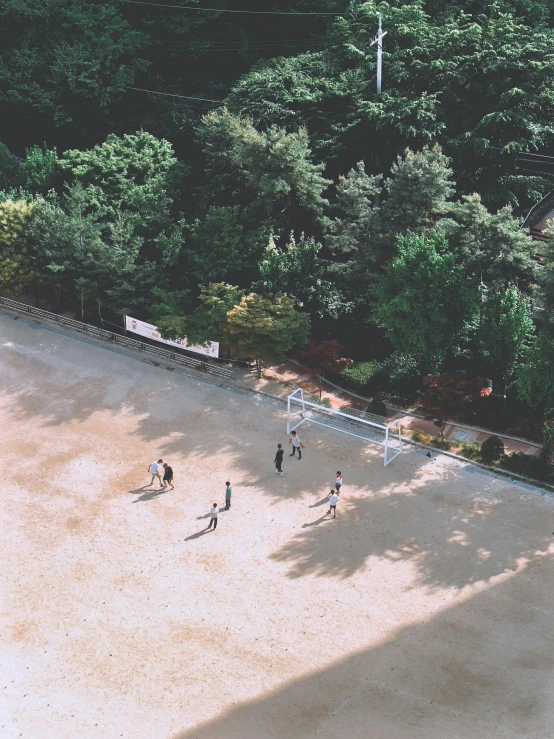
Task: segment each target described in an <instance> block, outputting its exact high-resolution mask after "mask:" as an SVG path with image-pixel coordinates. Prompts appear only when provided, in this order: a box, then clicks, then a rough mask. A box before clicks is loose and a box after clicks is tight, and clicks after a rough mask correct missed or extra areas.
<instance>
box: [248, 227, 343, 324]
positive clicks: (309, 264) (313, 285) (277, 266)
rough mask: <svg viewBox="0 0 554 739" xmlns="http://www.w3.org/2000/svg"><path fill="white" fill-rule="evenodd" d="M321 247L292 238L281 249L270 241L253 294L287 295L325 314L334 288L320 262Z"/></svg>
mask: <svg viewBox="0 0 554 739" xmlns="http://www.w3.org/2000/svg"><path fill="white" fill-rule="evenodd" d="M320 251H321V244H318V243H316V241H315V240H314V239H313V238H305V237H304V234H302V235H301V236H300V241H299V242H298V243H297V242H296V241H295V239H294V234H292V233H291V234H290V236H289V239H288V243H287V244H286V245H285V246H284V247H283V248H279V247H277V246H276V244H275V242H274V240H273V239H270V241H269V244H268V246H267V248H266V250H265V254H264V257H263V259H262V260H261V261H260V263H259V265H258V267H259V270H260V280H259V281H258V282H254V283H253V284H252V290H253V291H254V292H257V293H261V294H264V295H267V294H272V295H273V294H279V293H284V294H286V295H288V296H289V297H291V298H293V299H294V300H295V301H296V302H297V303H298V304H299V305H301V306H305V307H306V308H307V309H308V310H309V311H314V312H318V313H320V314H321V313H322V312H323V310H324V306H325V304H326V302H327V296H328V294H329V293H330V291H331V289H332V287H331V283H330V282H329V280H327V279H326V273H327V270H326V267H325V264H324V262H322V261H321V260H320V259H319V252H320Z"/></svg>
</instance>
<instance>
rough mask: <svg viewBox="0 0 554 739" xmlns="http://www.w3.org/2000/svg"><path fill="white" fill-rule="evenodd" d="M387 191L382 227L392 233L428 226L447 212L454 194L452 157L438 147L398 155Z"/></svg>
mask: <svg viewBox="0 0 554 739" xmlns="http://www.w3.org/2000/svg"><path fill="white" fill-rule="evenodd" d="M385 190H386V192H387V194H388V197H387V199H386V200H385V202H384V203H383V207H382V209H381V214H382V221H383V229H384V230H385V232H387V233H390V234H395V233H405V232H406V231H414V232H420V231H422V230H423V229H428V228H430V227H431V226H433V225H434V224H435V222H436V221H437V220H438V219H439V218H440V217H441V216H443V215H444V214H445V213H446V212H447V208H448V205H447V201H448V199H449V198H450V197H451V196H452V195H453V194H454V183H453V182H452V169H451V168H450V160H449V159H448V157H446V156H444V154H443V153H442V151H441V149H440V147H439V146H434V147H433V148H432V149H429V148H427V147H425V148H424V149H423V150H422V151H420V152H413V151H410V150H409V149H408V150H407V151H406V152H405V153H404V156H403V157H398V158H397V161H396V162H395V163H394V164H393V166H392V168H391V173H390V176H389V177H388V178H387V180H386V181H385Z"/></svg>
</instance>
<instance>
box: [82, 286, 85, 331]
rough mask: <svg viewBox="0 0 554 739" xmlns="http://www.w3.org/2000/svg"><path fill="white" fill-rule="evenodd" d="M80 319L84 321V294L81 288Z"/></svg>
mask: <svg viewBox="0 0 554 739" xmlns="http://www.w3.org/2000/svg"><path fill="white" fill-rule="evenodd" d="M81 321H82V322H83V323H84V322H85V306H84V295H83V291H82V290H81Z"/></svg>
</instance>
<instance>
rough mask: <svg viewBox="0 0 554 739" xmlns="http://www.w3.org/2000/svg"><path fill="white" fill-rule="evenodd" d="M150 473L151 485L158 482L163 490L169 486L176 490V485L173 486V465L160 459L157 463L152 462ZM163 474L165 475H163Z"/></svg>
mask: <svg viewBox="0 0 554 739" xmlns="http://www.w3.org/2000/svg"><path fill="white" fill-rule="evenodd" d="M148 472H149V473H150V474H151V475H152V479H151V480H150V485H153V484H154V480H156V479H157V480H158V481H159V483H160V487H161V488H167V487H168V486H169V487H170V488H171V489H172V490H174V488H175V485H174V484H173V469H172V467H171V465H169V464H168V463H167V462H164V461H163V459H158V461H157V462H152V464H151V465H150V467H149V468H148ZM162 473H163V475H162Z"/></svg>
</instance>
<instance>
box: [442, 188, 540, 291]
mask: <svg viewBox="0 0 554 739" xmlns="http://www.w3.org/2000/svg"><path fill="white" fill-rule="evenodd" d="M437 230H438V231H439V232H440V233H441V234H443V235H444V236H445V238H446V239H447V240H448V243H449V245H450V248H451V250H452V251H453V252H454V253H455V254H456V255H457V257H458V260H459V261H460V262H461V263H463V264H464V265H465V266H466V268H467V269H468V270H469V271H470V272H472V273H473V274H475V275H478V276H479V277H480V278H481V279H483V280H486V281H487V282H493V283H494V284H495V285H498V286H501V285H507V284H509V283H510V282H515V281H518V282H519V283H520V284H521V286H522V287H523V286H526V287H527V288H529V286H531V285H532V284H533V282H534V280H535V262H534V255H535V243H534V242H533V240H532V239H531V238H530V237H529V236H528V235H527V234H526V233H525V232H524V231H523V230H522V228H521V223H520V220H519V219H518V218H515V217H514V214H513V212H512V209H511V207H509V206H507V207H505V208H501V209H500V210H499V211H498V212H497V213H494V214H492V213H489V211H488V210H487V208H485V206H484V205H483V204H482V202H481V198H480V196H479V195H476V194H473V195H466V196H464V197H463V198H462V200H461V201H458V202H456V203H452V204H450V207H449V212H448V213H447V214H445V217H444V218H442V219H441V220H440V221H439V222H438V223H437Z"/></svg>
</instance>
